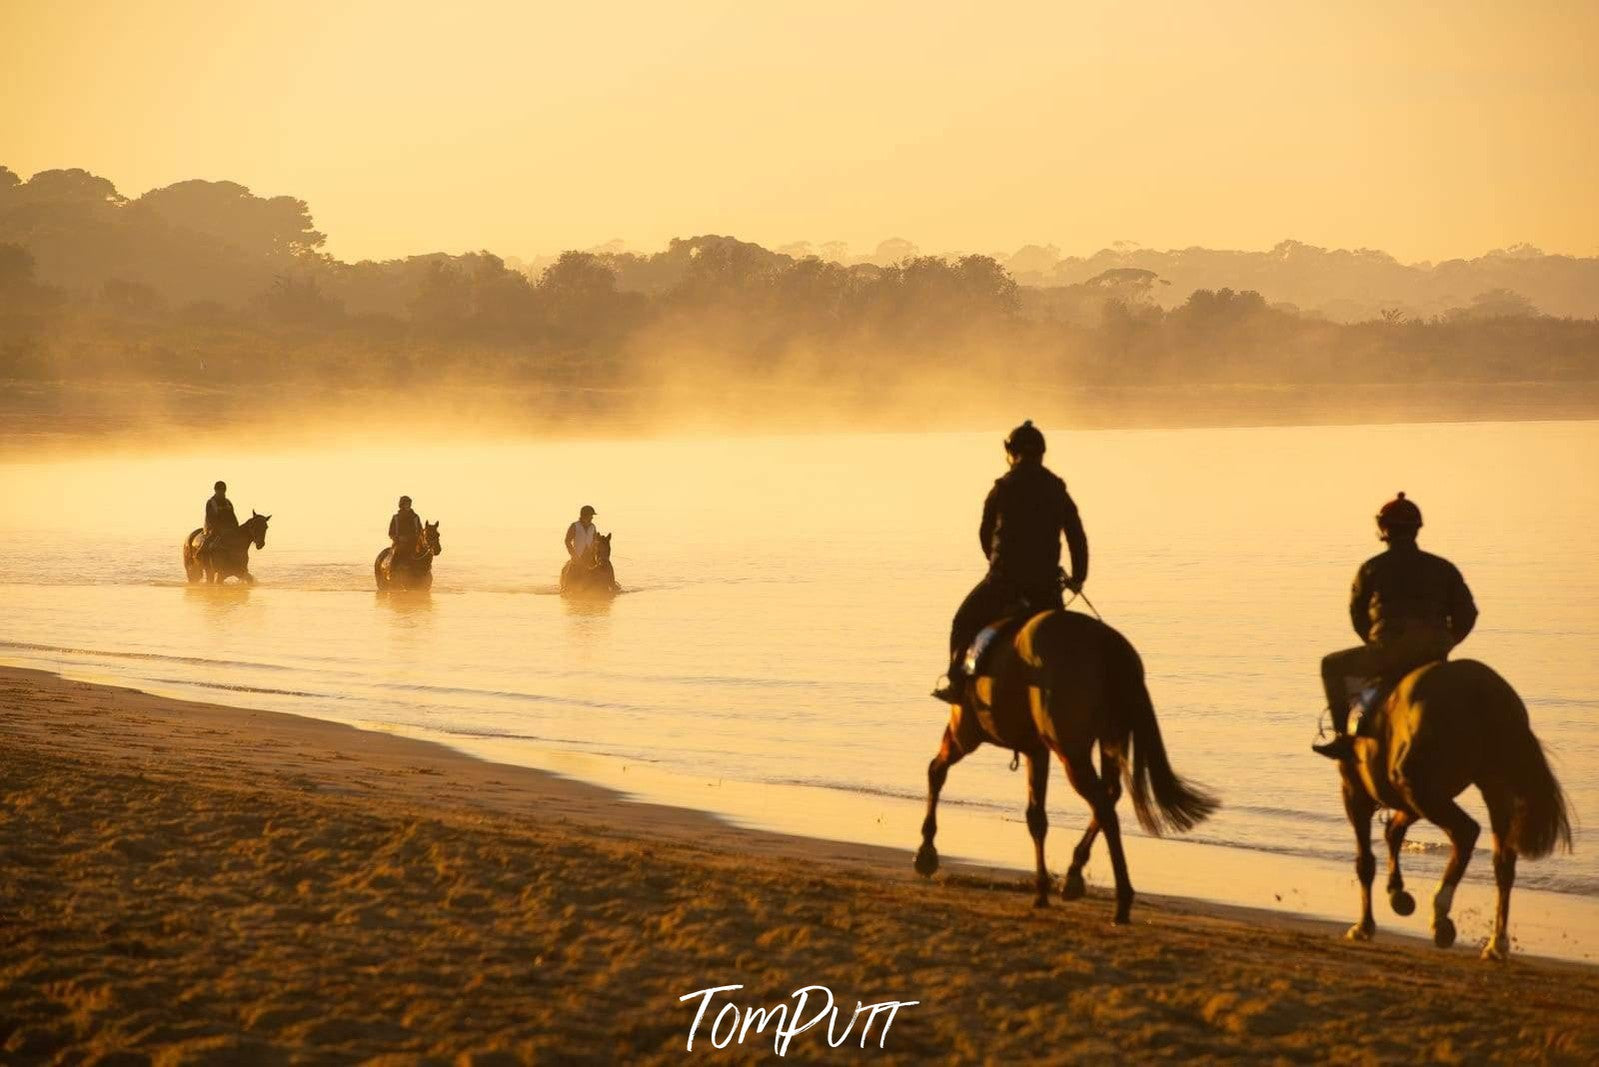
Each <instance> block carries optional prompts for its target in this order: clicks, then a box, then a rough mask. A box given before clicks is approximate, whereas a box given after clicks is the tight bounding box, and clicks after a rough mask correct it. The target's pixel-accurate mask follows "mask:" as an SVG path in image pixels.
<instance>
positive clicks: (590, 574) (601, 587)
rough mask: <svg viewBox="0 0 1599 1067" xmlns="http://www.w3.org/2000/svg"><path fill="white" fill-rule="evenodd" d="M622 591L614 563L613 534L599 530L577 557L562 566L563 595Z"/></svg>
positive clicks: (606, 593)
mask: <svg viewBox="0 0 1599 1067" xmlns="http://www.w3.org/2000/svg"><path fill="white" fill-rule="evenodd" d="M621 591H622V587H621V586H620V585H617V584H616V570H615V568H613V567H612V566H611V535H610V534H598V535H596V536H595V538H594V540H593V541H592V542H591V543H590V544H589V547H588V549H587V550H586V551H585V552H584V553H583V555H582V556H580V557H578V558H577V559H570V560H567V561H566V565H565V566H563V567H562V568H561V595H562V596H601V597H607V596H615V595H616V594H617V593H620V592H621Z"/></svg>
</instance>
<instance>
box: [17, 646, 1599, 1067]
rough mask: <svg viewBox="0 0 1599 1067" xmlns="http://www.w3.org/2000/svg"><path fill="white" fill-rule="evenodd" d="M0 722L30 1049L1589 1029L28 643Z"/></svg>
mask: <svg viewBox="0 0 1599 1067" xmlns="http://www.w3.org/2000/svg"><path fill="white" fill-rule="evenodd" d="M0 734H3V736H4V737H5V740H6V743H7V747H8V750H9V757H8V761H7V765H6V769H5V771H4V772H3V774H0V782H3V783H4V790H3V794H4V808H3V809H0V813H3V815H4V818H3V820H0V836H3V843H4V845H5V849H4V851H5V852H6V854H7V855H8V856H9V857H10V858H11V859H10V863H9V864H8V866H9V868H10V869H11V871H12V872H13V878H12V888H11V891H10V892H8V893H7V894H6V898H7V899H6V907H5V922H4V926H3V929H4V930H5V933H6V937H7V940H8V947H9V948H11V950H12V951H11V952H10V953H9V954H8V955H9V957H10V961H11V962H8V963H7V964H5V965H4V967H3V970H0V1001H3V1002H8V1003H10V1004H12V1005H14V1007H13V1008H12V1009H11V1010H10V1013H9V1015H8V1014H7V1013H6V1012H0V1029H6V1028H7V1027H9V1029H8V1030H7V1032H5V1033H0V1049H4V1050H5V1051H6V1052H8V1053H9V1054H27V1053H29V1052H30V1051H31V1052H33V1053H36V1054H40V1055H43V1054H45V1053H47V1052H48V1054H49V1055H55V1054H59V1053H62V1052H65V1051H68V1050H72V1051H74V1052H75V1053H88V1052H96V1051H97V1052H106V1051H113V1050H116V1049H125V1050H127V1051H131V1052H135V1053H142V1054H147V1055H154V1054H156V1053H157V1052H163V1051H164V1052H166V1053H170V1054H172V1055H174V1056H175V1057H176V1059H175V1060H174V1062H185V1060H184V1059H183V1056H184V1055H188V1054H190V1053H192V1054H194V1055H195V1056H197V1057H199V1058H201V1059H203V1058H204V1055H211V1056H216V1057H220V1058H224V1059H226V1058H232V1057H244V1056H246V1055H255V1054H258V1055H261V1056H264V1057H265V1058H267V1059H269V1060H270V1059H273V1058H275V1057H278V1056H281V1055H284V1054H287V1053H290V1052H293V1054H296V1055H304V1054H309V1055H312V1056H323V1057H339V1058H343V1057H345V1056H355V1055H361V1056H368V1055H376V1054H379V1053H382V1052H403V1053H409V1054H411V1055H413V1056H416V1057H418V1060H417V1061H418V1062H432V1061H434V1060H436V1059H437V1058H438V1057H441V1056H445V1055H455V1054H465V1053H468V1052H471V1051H473V1050H474V1049H476V1050H480V1051H484V1052H485V1054H487V1053H489V1052H495V1051H498V1052H500V1053H503V1054H504V1056H508V1057H509V1059H505V1060H504V1062H520V1061H525V1060H528V1059H532V1058H538V1057H540V1056H549V1055H552V1054H563V1055H574V1056H576V1058H578V1059H583V1058H585V1057H586V1056H591V1057H594V1058H596V1059H609V1058H613V1055H614V1053H616V1052H618V1051H623V1050H625V1051H626V1052H627V1055H628V1058H630V1059H635V1060H649V1059H654V1058H660V1059H666V1058H677V1057H680V1056H681V1055H682V1053H683V1042H684V1041H685V1039H686V1037H687V1032H688V1029H689V1024H690V1022H691V1021H692V1020H691V1013H690V1012H689V1011H688V1010H687V1009H686V1008H684V1007H683V1006H682V1005H681V1004H679V1003H678V1002H677V998H678V997H681V996H682V995H684V994H689V993H692V992H694V991H695V990H699V989H703V988H706V987H708V986H712V985H723V984H730V983H735V982H737V983H740V984H742V985H744V986H745V989H744V990H742V991H741V993H740V994H739V996H740V997H741V998H742V999H740V1000H739V1003H741V1004H760V1005H767V1006H769V1005H773V1004H777V1003H779V1002H781V1001H783V1000H784V998H786V997H787V996H788V994H789V993H790V992H791V991H792V990H794V989H797V988H799V987H800V986H802V985H805V984H809V983H824V984H827V985H829V986H830V988H831V989H832V990H833V991H834V993H835V994H837V995H838V997H839V998H840V1000H843V1001H848V1000H853V999H861V1000H864V1001H866V1002H867V1003H871V1002H872V1001H874V1000H878V1001H880V1000H886V999H906V1000H918V999H919V1000H920V1001H921V1002H922V1003H921V1005H918V1006H917V1007H915V1008H907V1009H905V1010H904V1011H903V1012H902V1014H901V1015H900V1017H899V1018H898V1019H897V1021H896V1022H895V1024H894V1029H893V1030H892V1032H891V1033H890V1034H889V1035H888V1037H887V1039H886V1044H885V1046H884V1048H883V1049H882V1050H879V1049H877V1048H876V1046H875V1043H874V1044H871V1045H869V1048H870V1049H871V1053H872V1054H873V1055H875V1056H884V1055H887V1056H888V1057H889V1058H890V1059H894V1058H896V1057H899V1056H903V1057H905V1058H907V1059H925V1058H927V1057H928V1056H939V1057H943V1058H950V1059H957V1060H967V1059H977V1058H983V1057H986V1056H998V1057H1001V1058H1016V1057H1020V1056H1027V1055H1034V1056H1037V1055H1050V1054H1057V1055H1061V1054H1065V1055H1069V1056H1070V1057H1071V1058H1088V1057H1089V1056H1093V1055H1097V1054H1099V1053H1102V1052H1110V1053H1113V1054H1119V1055H1127V1054H1129V1053H1132V1054H1137V1052H1138V1051H1139V1050H1140V1049H1142V1050H1143V1051H1144V1052H1145V1053H1146V1054H1154V1053H1155V1052H1156V1051H1157V1050H1159V1051H1161V1052H1164V1053H1166V1054H1170V1053H1171V1052H1173V1051H1176V1052H1178V1053H1180V1054H1182V1055H1185V1056H1197V1057H1201V1058H1205V1057H1211V1058H1219V1057H1228V1058H1233V1057H1243V1058H1267V1057H1275V1056H1281V1055H1289V1056H1295V1057H1299V1056H1315V1057H1318V1058H1321V1057H1339V1058H1348V1057H1353V1056H1362V1055H1372V1056H1376V1057H1378V1058H1383V1059H1390V1058H1395V1057H1398V1056H1402V1055H1410V1056H1412V1057H1414V1056H1429V1057H1431V1056H1440V1057H1443V1058H1447V1055H1445V1054H1446V1053H1448V1054H1452V1055H1458V1056H1461V1057H1464V1058H1466V1059H1479V1058H1485V1057H1492V1058H1505V1057H1511V1056H1526V1055H1532V1056H1534V1057H1535V1058H1544V1059H1550V1060H1573V1061H1577V1060H1584V1059H1590V1058H1591V1057H1592V1056H1594V1055H1595V1054H1599V1021H1595V1020H1594V1018H1593V1016H1592V1013H1591V1011H1589V1010H1588V1006H1589V1005H1591V1004H1592V1003H1593V1002H1594V1000H1595V998H1599V969H1596V968H1594V967H1592V966H1589V965H1583V964H1579V963H1568V962H1561V961H1549V960H1544V959H1533V958H1530V957H1521V956H1518V957H1517V958H1516V959H1515V960H1514V961H1512V963H1511V964H1510V965H1509V968H1511V969H1513V971H1512V970H1509V969H1507V968H1505V967H1495V966H1493V965H1490V964H1485V963H1482V962H1480V961H1478V960H1477V959H1476V958H1475V954H1474V953H1472V954H1467V953H1465V952H1464V951H1453V952H1447V953H1442V952H1438V951H1436V950H1434V949H1432V948H1431V947H1430V945H1423V944H1419V943H1417V942H1416V941H1415V940H1414V939H1411V938H1405V937H1398V936H1390V937H1388V938H1386V939H1385V940H1379V941H1377V942H1375V943H1373V944H1371V945H1350V944H1347V943H1345V942H1343V941H1341V940H1339V938H1338V934H1339V933H1340V932H1341V930H1342V925H1343V924H1338V923H1328V922H1323V921H1319V920H1315V919H1308V918H1295V917H1293V916H1286V915H1283V914H1280V913H1275V912H1266V911H1260V910H1256V909H1249V908H1241V907H1236V906H1229V905H1220V904H1210V903H1204V902H1199V901H1191V900H1186V899H1182V898H1174V897H1157V896H1153V895H1151V896H1140V898H1139V901H1138V903H1137V904H1136V905H1135V909H1134V923H1133V925H1132V926H1131V927H1130V928H1123V929H1113V928H1110V927H1109V926H1108V918H1109V909H1110V905H1109V901H1108V899H1107V897H1106V896H1105V894H1104V892H1103V890H1100V891H1091V893H1090V897H1089V898H1088V900H1086V901H1083V902H1078V903H1074V904H1063V903H1059V902H1057V903H1056V904H1055V906H1054V907H1052V908H1050V909H1048V910H1047V911H1045V912H1042V913H1035V912H1033V911H1032V909H1031V908H1029V907H1028V906H1027V905H1028V899H1027V896H1026V894H1025V888H1026V885H1027V882H1028V881H1029V879H1028V878H1027V877H1026V876H1025V875H1018V874H1017V873H1016V872H1015V871H1013V870H1003V869H999V868H991V867H984V866H981V865H970V864H951V863H946V865H945V868H944V871H943V873H941V874H940V875H939V876H938V877H937V878H936V879H934V881H933V882H931V883H927V882H924V881H922V880H921V879H919V878H917V877H916V876H915V875H914V874H913V873H912V872H911V870H910V864H909V856H910V850H909V849H908V848H906V849H893V848H884V847H879V846H871V845H860V844H851V843H847V842H838V841H827V840H821V839H813V838H802V837H796V836H792V835H786V834H778V833H771V832H767V831H759V830H749V829H743V828H740V827H737V826H734V825H732V824H730V823H727V822H724V821H723V820H721V819H719V818H716V817H714V816H710V815H706V814H703V813H700V812H696V811H692V810H690V809H686V808H671V807H666V806H663V805H659V804H651V803H644V802H639V801H635V800H631V799H628V798H626V797H624V796H623V795H622V794H620V793H617V792H614V791H612V790H610V789H606V788H604V787H602V786H596V785H590V784H587V783H583V782H578V781H574V780H571V779H567V778H562V777H558V776H556V775H553V774H550V773H548V772H544V771H540V770H537V769H534V768H528V767H518V766H511V765H505V764H495V763H489V762H485V761H483V760H480V759H477V758H474V757H473V756H470V755H466V754H464V753H461V752H458V751H455V750H454V749H451V748H448V747H446V746H444V745H440V744H437V743H434V742H430V741H421V740H416V739H412V738H407V737H403V736H398V735H394V734H389V733H383V732H376V731H367V730H360V729H357V728H355V727H351V726H345V725H341V724H338V723H334V722H330V721H326V720H320V719H310V718H304V717H301V716H297V715H292V714H287V713H283V712H269V711H256V710H249V709H239V708H230V707H226V706H222V705H216V704H202V703H195V702H190V701H182V700H174V699H168V698H164V697H157V696H151V695H149V694H145V693H141V692H138V691H136V690H130V689H125V688H120V687H116V686H109V685H99V684H93V683H85V682H73V681H67V680H65V679H62V678H61V677H59V676H57V675H54V674H50V673H47V672H43V671H38V670H33V669H27V668H12V667H0ZM529 816H536V817H535V818H529ZM552 816H553V817H552ZM1058 832H1060V831H1059V830H1057V833H1058ZM796 861H797V862H796ZM1046 942H1047V950H1046V947H1045V943H1046ZM119 945H120V946H121V947H120V948H119V947H118V946H119ZM411 948H414V949H415V951H414V952H413V951H411ZM313 949H314V951H313ZM457 950H459V951H457ZM1512 973H1513V974H1514V980H1513V981H1512V980H1503V981H1496V980H1495V979H1496V978H1499V977H1501V976H1506V975H1509V974H1512ZM463 988H470V989H473V990H474V991H476V992H477V994H479V995H478V996H475V997H467V998H462V997H461V996H460V993H461V990H462V989H463ZM1423 988H1424V989H1427V990H1431V991H1432V993H1434V994H1435V995H1433V996H1423V997H1420V998H1417V997H1415V996H1413V994H1414V993H1415V992H1416V991H1417V990H1418V989H1423ZM130 990H131V991H133V992H130ZM535 990H537V995H535ZM97 991H98V992H97ZM141 991H142V992H141ZM395 998H398V1000H396V999H395ZM463 1000H464V1003H463ZM385 1004H387V1005H389V1006H390V1007H392V1008H393V1011H392V1012H391V1011H387V1010H384V1011H379V1012H377V1013H376V1014H374V1013H373V1011H372V1009H373V1008H375V1007H380V1006H381V1005H385ZM1073 1006H1075V1008H1074V1007H1073ZM396 1013H397V1014H396ZM974 1013H975V1019H976V1021H975V1023H974ZM1107 1013H1108V1014H1107ZM1377 1017H1383V1018H1384V1020H1385V1021H1384V1024H1383V1026H1380V1027H1374V1026H1370V1025H1368V1023H1369V1022H1370V1020H1371V1019H1373V1018H1377ZM450 1020H453V1022H451V1021H450ZM1518 1022H1519V1025H1518V1024H1517V1023H1518ZM974 1026H975V1029H974ZM702 1036H703V1032H702ZM812 1036H814V1034H812V1035H801V1036H800V1037H798V1038H796V1039H795V1042H794V1044H793V1045H792V1046H791V1047H790V1050H789V1054H790V1055H791V1056H797V1057H798V1058H801V1059H806V1058H810V1057H813V1056H818V1055H823V1054H826V1053H827V1052H828V1051H829V1050H828V1049H827V1047H826V1046H825V1045H823V1044H821V1043H820V1042H819V1041H812V1042H809V1043H807V1040H808V1038H810V1037H812ZM1040 1041H1043V1042H1063V1041H1065V1042H1072V1044H1071V1045H1070V1046H1060V1045H1051V1044H1048V1043H1045V1044H1039V1043H1038V1042H1040ZM762 1045H764V1041H762V1042H754V1041H752V1042H748V1043H746V1045H745V1046H744V1049H745V1051H744V1052H743V1054H744V1055H746V1056H750V1055H757V1054H759V1053H760V1051H761V1046H762ZM752 1046H753V1047H752ZM695 1049H696V1051H700V1050H701V1045H700V1044H699V1043H698V1042H697V1043H696V1045H695ZM208 1050H209V1051H208ZM856 1051H857V1052H859V1050H858V1049H857V1050H856ZM723 1054H724V1055H728V1054H732V1050H731V1049H730V1050H728V1051H727V1052H725V1053H723ZM446 1062H447V1061H446ZM467 1062H475V1061H471V1060H468V1061H467ZM482 1062H492V1060H491V1059H484V1060H482Z"/></svg>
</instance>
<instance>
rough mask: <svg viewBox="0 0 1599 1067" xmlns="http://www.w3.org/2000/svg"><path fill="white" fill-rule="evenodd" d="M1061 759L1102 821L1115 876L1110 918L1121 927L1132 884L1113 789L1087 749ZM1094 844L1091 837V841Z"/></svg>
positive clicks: (1129, 907) (1074, 785) (1130, 905)
mask: <svg viewBox="0 0 1599 1067" xmlns="http://www.w3.org/2000/svg"><path fill="white" fill-rule="evenodd" d="M1060 759H1061V762H1062V763H1064V764H1065V765H1066V777H1068V778H1070V779H1071V783H1072V788H1073V789H1075V790H1077V793H1078V795H1079V796H1081V797H1082V798H1083V799H1084V800H1086V801H1088V806H1089V807H1090V808H1091V809H1093V812H1094V821H1095V822H1096V823H1098V824H1099V829H1100V832H1102V833H1103V834H1104V835H1105V847H1106V848H1108V849H1110V866H1111V870H1112V871H1113V872H1114V873H1115V876H1116V917H1115V918H1114V919H1112V920H1111V921H1112V922H1113V923H1114V924H1116V925H1118V926H1120V925H1122V924H1123V923H1125V922H1127V921H1128V919H1129V917H1130V916H1131V914H1132V908H1133V883H1132V879H1131V878H1129V877H1128V875H1127V855H1126V853H1125V852H1123V850H1122V832H1121V824H1120V822H1119V821H1118V820H1117V818H1116V802H1115V801H1114V800H1113V799H1112V798H1111V794H1110V791H1109V790H1107V789H1106V788H1105V785H1104V783H1103V782H1102V781H1100V778H1099V775H1098V774H1096V773H1094V761H1093V757H1092V755H1091V752H1090V750H1089V749H1087V748H1083V749H1080V750H1077V751H1074V752H1072V753H1070V754H1067V753H1062V754H1061V758H1060ZM1089 843H1090V844H1092V840H1090V841H1089Z"/></svg>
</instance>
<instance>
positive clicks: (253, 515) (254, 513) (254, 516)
mask: <svg viewBox="0 0 1599 1067" xmlns="http://www.w3.org/2000/svg"><path fill="white" fill-rule="evenodd" d="M260 517H261V515H260V513H259V512H257V511H256V510H255V509H254V508H251V509H250V518H252V519H259V518H260Z"/></svg>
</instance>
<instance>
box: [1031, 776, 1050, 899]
mask: <svg viewBox="0 0 1599 1067" xmlns="http://www.w3.org/2000/svg"><path fill="white" fill-rule="evenodd" d="M1048 792H1049V750H1048V749H1046V748H1040V749H1039V750H1038V751H1036V752H1029V753H1027V832H1028V833H1030V834H1032V835H1033V862H1034V864H1035V867H1036V873H1035V876H1034V885H1035V887H1036V888H1037V893H1036V894H1035V895H1034V897H1033V907H1035V908H1047V907H1049V871H1048V870H1047V869H1046V868H1045V867H1044V835H1045V834H1047V833H1049V814H1048V812H1046V811H1045V809H1044V798H1045V796H1046V795H1047V793H1048Z"/></svg>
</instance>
